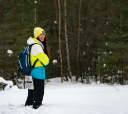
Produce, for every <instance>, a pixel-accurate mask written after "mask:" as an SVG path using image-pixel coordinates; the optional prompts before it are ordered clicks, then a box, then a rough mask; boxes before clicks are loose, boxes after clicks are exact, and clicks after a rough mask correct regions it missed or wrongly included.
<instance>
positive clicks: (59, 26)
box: [58, 0, 63, 83]
mask: <svg viewBox="0 0 128 114" xmlns="http://www.w3.org/2000/svg"><path fill="white" fill-rule="evenodd" d="M58 12H59V25H58V30H59V33H58V35H59V53H60V67H61V82H62V83H63V65H62V64H63V63H62V52H61V38H60V35H61V9H60V0H58Z"/></svg>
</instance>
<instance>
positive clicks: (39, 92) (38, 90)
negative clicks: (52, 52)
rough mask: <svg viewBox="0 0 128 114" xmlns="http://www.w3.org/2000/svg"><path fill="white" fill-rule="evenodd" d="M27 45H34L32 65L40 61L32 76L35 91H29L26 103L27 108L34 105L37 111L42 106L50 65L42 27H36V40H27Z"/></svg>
mask: <svg viewBox="0 0 128 114" xmlns="http://www.w3.org/2000/svg"><path fill="white" fill-rule="evenodd" d="M35 43H36V44H35ZM27 44H28V45H32V44H34V45H33V46H32V48H31V53H30V59H31V65H33V64H34V62H35V61H36V60H37V59H38V60H37V62H36V64H35V67H34V68H33V69H32V71H31V74H30V75H31V76H32V77H33V83H34V90H30V89H28V97H27V100H26V102H25V106H30V105H33V108H34V109H37V108H39V107H40V106H41V105H42V101H43V95H44V80H45V66H47V65H48V64H49V54H48V47H47V41H46V33H45V31H44V30H43V29H42V28H40V27H35V29H34V38H31V37H30V38H29V39H28V40H27Z"/></svg>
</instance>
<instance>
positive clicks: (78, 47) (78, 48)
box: [76, 0, 82, 81]
mask: <svg viewBox="0 0 128 114" xmlns="http://www.w3.org/2000/svg"><path fill="white" fill-rule="evenodd" d="M81 2H82V0H80V2H79V14H78V39H77V42H78V44H77V59H76V60H77V61H76V63H77V76H76V81H78V78H79V59H80V58H79V57H80V20H81V18H80V11H81Z"/></svg>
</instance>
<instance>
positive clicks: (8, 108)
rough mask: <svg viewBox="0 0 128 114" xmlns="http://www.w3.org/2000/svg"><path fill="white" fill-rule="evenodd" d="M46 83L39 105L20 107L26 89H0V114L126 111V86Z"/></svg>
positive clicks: (122, 113)
mask: <svg viewBox="0 0 128 114" xmlns="http://www.w3.org/2000/svg"><path fill="white" fill-rule="evenodd" d="M116 87H117V88H118V89H119V91H117V90H116V89H115V88H113V87H112V86H109V85H86V84H70V83H63V84H61V83H49V84H47V85H46V88H45V96H44V102H43V106H41V107H40V108H39V109H37V110H34V109H32V106H29V107H24V102H25V100H26V96H27V90H26V89H15V87H13V88H12V89H11V90H6V91H0V114H128V86H116Z"/></svg>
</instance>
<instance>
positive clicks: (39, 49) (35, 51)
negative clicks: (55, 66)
mask: <svg viewBox="0 0 128 114" xmlns="http://www.w3.org/2000/svg"><path fill="white" fill-rule="evenodd" d="M34 43H37V44H34ZM27 44H28V45H31V44H34V45H33V46H32V48H31V52H30V59H31V65H33V64H34V62H35V61H36V60H37V59H38V61H37V62H36V64H35V68H33V70H32V71H31V74H30V75H32V76H33V77H34V78H37V79H45V68H44V66H47V65H48V64H49V58H48V56H47V55H46V54H45V53H44V51H43V49H44V46H43V44H42V43H41V42H40V41H38V40H37V39H36V38H31V37H30V38H29V39H28V40H27ZM42 63H43V64H42ZM43 65H44V66H43Z"/></svg>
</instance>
